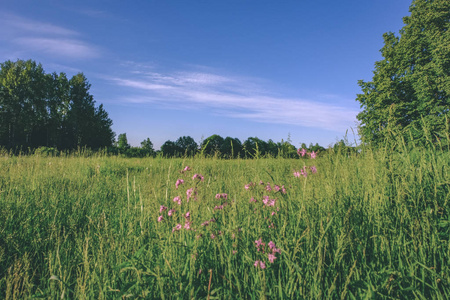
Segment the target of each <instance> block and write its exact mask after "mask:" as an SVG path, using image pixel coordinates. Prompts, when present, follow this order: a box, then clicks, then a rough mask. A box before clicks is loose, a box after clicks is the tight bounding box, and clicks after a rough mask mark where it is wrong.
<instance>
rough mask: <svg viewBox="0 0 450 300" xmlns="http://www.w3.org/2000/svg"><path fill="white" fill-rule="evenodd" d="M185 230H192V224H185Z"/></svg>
mask: <svg viewBox="0 0 450 300" xmlns="http://www.w3.org/2000/svg"><path fill="white" fill-rule="evenodd" d="M184 229H186V230H189V229H191V222H186V223H184Z"/></svg>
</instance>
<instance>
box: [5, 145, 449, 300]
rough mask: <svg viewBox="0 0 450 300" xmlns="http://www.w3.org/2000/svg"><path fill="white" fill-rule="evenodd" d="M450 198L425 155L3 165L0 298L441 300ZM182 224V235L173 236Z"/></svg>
mask: <svg viewBox="0 0 450 300" xmlns="http://www.w3.org/2000/svg"><path fill="white" fill-rule="evenodd" d="M313 165H314V166H315V167H316V168H317V173H312V172H311V169H309V167H310V166H313ZM185 166H190V167H191V169H192V170H191V171H187V172H184V173H181V172H180V171H181V170H183V168H184V167H185ZM304 166H306V167H307V168H306V170H307V173H308V176H307V177H304V176H300V177H294V175H293V172H294V171H298V170H300V169H301V168H303V167H304ZM195 173H198V174H202V175H203V176H204V181H200V180H197V179H196V180H193V179H192V177H193V175H194V174H195ZM177 179H184V181H185V182H184V184H181V185H180V186H179V187H178V189H176V187H175V182H176V180H177ZM260 181H262V182H263V183H264V184H263V185H260V184H259V182H260ZM250 182H252V183H255V185H254V186H252V187H250V188H249V189H248V190H247V189H245V188H244V186H245V185H246V184H249V183H250ZM267 183H270V185H271V187H272V188H274V187H275V185H278V186H280V187H281V186H282V185H284V187H285V188H286V194H283V193H282V192H281V191H278V192H275V190H272V191H267V190H266V186H267ZM191 187H194V188H196V191H197V193H198V194H197V195H196V197H197V199H196V200H194V199H192V198H191V199H190V201H189V202H187V201H186V200H187V199H186V190H187V189H189V188H191ZM218 193H226V194H227V195H228V197H227V198H228V199H225V198H220V199H216V194H218ZM175 196H181V198H182V204H181V206H180V205H178V204H177V203H175V202H173V198H174V197H175ZM264 196H269V198H270V199H276V202H275V205H274V206H266V205H264V203H263V197H264ZM252 197H253V198H254V199H255V200H256V203H255V202H251V201H250V200H251V198H252ZM449 199H450V155H449V153H448V152H446V151H443V150H442V149H439V150H438V149H435V148H430V149H428V150H423V149H419V148H416V149H412V150H409V151H403V152H402V151H398V152H396V153H395V154H394V153H390V151H389V149H379V150H373V149H371V148H363V149H362V150H361V152H359V153H347V152H340V151H337V152H335V153H328V154H325V155H323V156H321V157H318V158H317V159H315V160H312V159H301V160H290V159H254V160H220V159H214V158H213V159H205V158H189V159H162V158H154V159H152V158H148V159H125V158H118V157H106V156H90V157H75V156H67V157H42V156H39V155H35V156H29V157H14V156H8V155H6V154H5V155H3V156H2V157H0V298H5V299H23V298H30V297H35V298H44V299H56V298H70V299H96V298H99V299H118V298H126V297H127V298H148V299H154V298H158V299H159V298H161V299H191V298H195V299H200V298H208V297H209V298H210V299H242V298H244V299H260V298H271V299H275V298H276V299H301V298H310V299H320V298H333V299H339V298H341V299H361V298H381V299H383V298H385V299H398V298H401V299H409V298H422V299H433V298H434V299H448V298H450V262H449V258H450V241H449V237H450V212H449V208H448V207H449ZM225 202H226V203H227V205H225V206H224V207H223V209H215V207H216V206H219V205H221V204H224V203H225ZM161 205H163V206H165V207H167V208H168V209H176V212H175V213H174V214H173V215H172V216H168V214H167V212H168V210H164V211H162V212H161V213H160V206H161ZM277 208H278V209H277ZM186 212H190V221H191V230H186V229H184V228H183V227H182V228H181V230H174V231H173V228H174V227H175V226H176V225H177V224H180V225H181V226H183V225H184V224H185V222H186V220H185V217H184V216H183V215H184V214H185V213H186ZM159 216H163V218H164V220H163V221H162V222H158V217H159ZM211 219H214V221H210V222H209V225H208V226H202V223H204V222H205V221H208V220H211ZM259 239H261V241H262V242H263V243H265V244H266V246H265V248H260V251H258V247H257V244H256V243H255V241H257V240H259ZM270 241H272V242H273V243H274V244H275V245H276V248H278V249H280V253H277V252H275V253H274V254H275V256H276V259H275V260H274V261H273V263H271V262H270V261H269V259H268V254H269V253H270V250H269V247H268V243H269V242H270ZM263 249H264V250H265V251H264V253H263ZM255 261H262V262H264V263H265V266H266V268H265V269H263V268H261V267H260V266H259V265H258V267H255V266H254V264H255Z"/></svg>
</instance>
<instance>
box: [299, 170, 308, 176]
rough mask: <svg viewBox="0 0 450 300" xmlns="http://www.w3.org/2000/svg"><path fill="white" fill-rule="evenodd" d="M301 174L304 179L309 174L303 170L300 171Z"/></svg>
mask: <svg viewBox="0 0 450 300" xmlns="http://www.w3.org/2000/svg"><path fill="white" fill-rule="evenodd" d="M300 174H302V175H303V177H308V173H306V171H305V170H303V169H301V170H300Z"/></svg>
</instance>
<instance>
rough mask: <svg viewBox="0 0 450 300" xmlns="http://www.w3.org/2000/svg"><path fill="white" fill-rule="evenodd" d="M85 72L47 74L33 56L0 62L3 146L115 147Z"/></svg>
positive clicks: (108, 121)
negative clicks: (30, 58)
mask: <svg viewBox="0 0 450 300" xmlns="http://www.w3.org/2000/svg"><path fill="white" fill-rule="evenodd" d="M90 87H91V85H90V84H89V82H88V80H87V79H86V77H85V76H84V75H83V73H78V74H76V75H74V76H73V77H72V78H70V79H68V78H67V75H66V74H65V73H59V74H57V73H56V72H55V73H51V74H46V73H45V72H44V69H43V67H42V65H41V64H37V63H36V62H35V61H32V60H27V61H24V60H17V61H15V62H13V61H10V60H8V61H6V62H4V63H1V64H0V146H3V147H5V148H7V149H19V148H20V149H22V150H24V149H28V148H30V149H35V148H38V147H41V146H45V147H55V148H58V149H76V148H77V147H88V148H91V149H99V148H102V147H108V146H112V145H113V142H114V137H115V134H114V132H113V131H112V129H111V125H112V121H111V119H110V118H109V117H108V113H107V112H106V111H105V109H104V108H103V105H99V106H97V107H96V105H95V101H94V98H93V96H92V95H91V94H90V93H89V89H90Z"/></svg>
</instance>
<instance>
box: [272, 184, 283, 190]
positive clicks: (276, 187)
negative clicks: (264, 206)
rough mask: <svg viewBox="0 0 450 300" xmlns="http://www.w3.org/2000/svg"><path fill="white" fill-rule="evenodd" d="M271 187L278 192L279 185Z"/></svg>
mask: <svg viewBox="0 0 450 300" xmlns="http://www.w3.org/2000/svg"><path fill="white" fill-rule="evenodd" d="M273 189H274V190H275V192H278V191H279V190H280V189H281V188H280V186H279V185H276V184H275V186H274V187H273Z"/></svg>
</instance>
